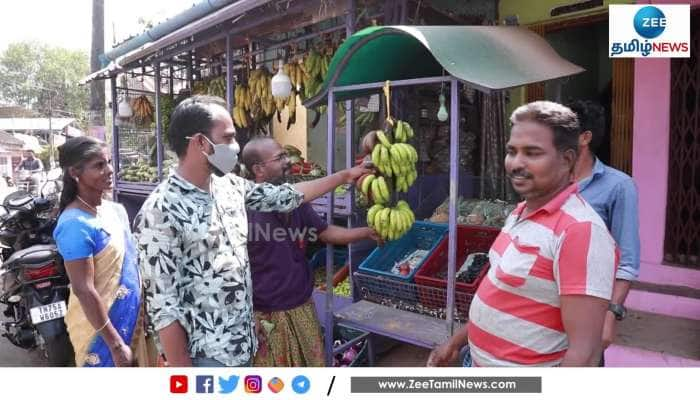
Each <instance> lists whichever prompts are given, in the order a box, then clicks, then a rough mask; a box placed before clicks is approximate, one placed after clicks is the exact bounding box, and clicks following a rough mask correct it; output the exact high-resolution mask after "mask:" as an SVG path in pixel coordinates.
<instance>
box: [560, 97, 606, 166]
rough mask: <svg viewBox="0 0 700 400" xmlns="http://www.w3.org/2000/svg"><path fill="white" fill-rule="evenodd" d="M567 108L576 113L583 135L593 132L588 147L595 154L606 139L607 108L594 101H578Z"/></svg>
mask: <svg viewBox="0 0 700 400" xmlns="http://www.w3.org/2000/svg"><path fill="white" fill-rule="evenodd" d="M567 106H568V107H569V108H570V109H571V111H573V112H575V113H576V116H577V117H578V121H579V123H580V124H581V133H583V132H585V131H591V134H592V136H591V143H590V144H589V145H588V147H589V148H590V149H591V152H592V153H593V154H595V153H596V151H598V148H600V145H601V144H602V143H603V139H604V138H605V108H604V107H603V106H602V105H601V104H600V103H598V102H595V101H592V100H576V101H572V102H571V103H569V104H567Z"/></svg>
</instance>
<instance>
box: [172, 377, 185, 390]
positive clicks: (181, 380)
mask: <svg viewBox="0 0 700 400" xmlns="http://www.w3.org/2000/svg"><path fill="white" fill-rule="evenodd" d="M170 393H187V376H186V375H171V376H170Z"/></svg>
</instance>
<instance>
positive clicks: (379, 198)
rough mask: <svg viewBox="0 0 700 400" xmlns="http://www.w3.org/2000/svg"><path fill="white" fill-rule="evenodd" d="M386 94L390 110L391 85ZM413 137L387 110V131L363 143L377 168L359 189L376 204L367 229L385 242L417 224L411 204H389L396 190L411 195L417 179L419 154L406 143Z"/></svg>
mask: <svg viewBox="0 0 700 400" xmlns="http://www.w3.org/2000/svg"><path fill="white" fill-rule="evenodd" d="M384 92H385V97H386V98H387V107H388V106H389V105H390V102H389V85H388V82H387V84H386V85H385V88H384ZM413 135H414V132H413V128H411V126H410V125H409V124H408V123H407V122H405V121H400V120H394V119H393V118H392V117H391V113H390V112H389V108H387V123H386V124H385V127H384V130H375V131H371V132H369V133H367V135H365V137H364V138H363V139H362V143H361V147H362V150H363V152H364V153H366V154H371V156H370V157H371V159H372V164H374V166H375V167H376V168H377V172H376V173H371V174H365V175H363V176H361V177H360V178H359V179H358V182H357V188H359V190H360V191H361V192H362V194H364V195H365V196H366V197H367V198H368V199H369V201H370V202H372V203H374V205H373V206H372V207H370V209H369V210H368V211H367V225H368V226H370V227H371V228H373V229H374V230H376V231H377V233H379V235H380V236H381V237H382V238H384V239H385V240H395V239H398V238H400V237H402V236H403V235H404V234H405V233H406V232H408V230H409V229H411V226H412V225H413V222H415V216H414V214H413V211H412V210H411V208H410V207H409V205H408V203H406V202H405V201H403V200H399V201H398V202H396V203H395V205H394V206H392V205H391V204H390V203H391V202H392V197H394V196H392V192H393V190H395V191H396V192H397V193H398V192H404V193H405V192H408V190H409V187H410V186H411V185H413V183H414V182H415V180H416V178H417V177H418V173H417V171H416V162H417V161H418V152H417V151H416V149H415V148H414V147H413V146H412V145H410V144H409V143H406V142H407V141H408V140H409V139H411V138H412V137H413ZM392 183H393V184H392ZM392 186H393V187H392Z"/></svg>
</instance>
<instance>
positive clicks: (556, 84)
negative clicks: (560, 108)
mask: <svg viewBox="0 0 700 400" xmlns="http://www.w3.org/2000/svg"><path fill="white" fill-rule="evenodd" d="M551 84H552V85H554V101H556V102H557V103H561V102H562V101H561V86H562V85H561V81H556V82H552V83H551Z"/></svg>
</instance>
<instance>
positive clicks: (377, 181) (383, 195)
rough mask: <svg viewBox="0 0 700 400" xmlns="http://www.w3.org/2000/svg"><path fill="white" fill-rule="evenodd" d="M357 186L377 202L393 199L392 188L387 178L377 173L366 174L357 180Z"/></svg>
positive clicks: (384, 202) (385, 202) (383, 202)
mask: <svg viewBox="0 0 700 400" xmlns="http://www.w3.org/2000/svg"><path fill="white" fill-rule="evenodd" d="M357 187H358V188H360V191H361V192H362V194H364V195H365V196H367V197H369V198H370V199H371V200H372V202H374V203H375V204H387V203H389V202H390V201H391V192H392V190H391V188H390V187H389V183H388V182H387V180H386V178H384V177H383V176H381V175H380V176H377V175H375V174H366V175H363V176H361V177H360V179H358V180H357Z"/></svg>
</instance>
